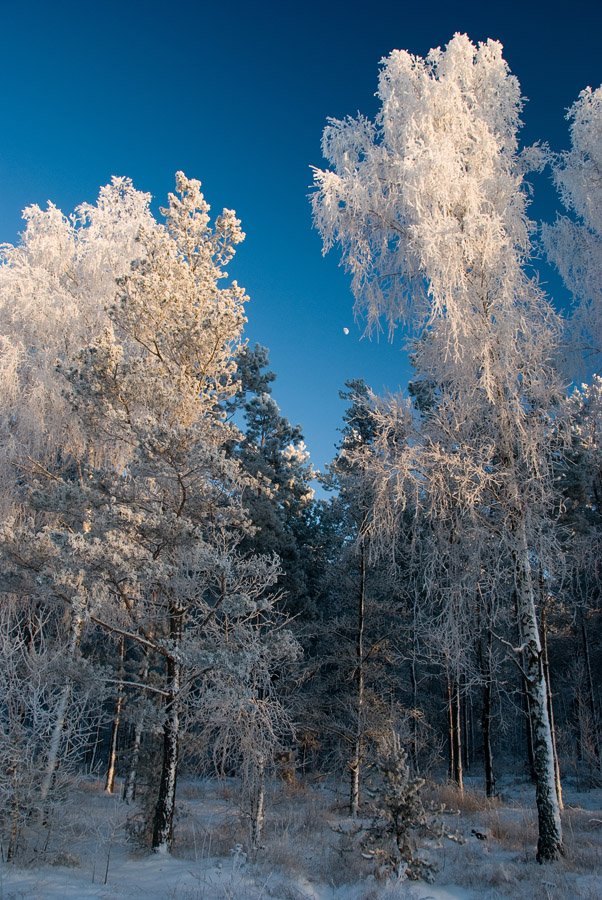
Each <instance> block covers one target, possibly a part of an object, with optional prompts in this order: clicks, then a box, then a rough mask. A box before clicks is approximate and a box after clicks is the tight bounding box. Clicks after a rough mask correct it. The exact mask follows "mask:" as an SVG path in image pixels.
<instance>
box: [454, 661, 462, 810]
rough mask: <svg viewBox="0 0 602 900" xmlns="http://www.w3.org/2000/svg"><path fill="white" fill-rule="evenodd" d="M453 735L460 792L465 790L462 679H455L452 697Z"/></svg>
mask: <svg viewBox="0 0 602 900" xmlns="http://www.w3.org/2000/svg"><path fill="white" fill-rule="evenodd" d="M452 736H453V741H454V781H455V783H456V784H457V786H458V790H459V791H460V793H462V792H463V791H464V772H463V768H462V696H461V693H460V681H459V679H458V678H455V679H454V687H453V698H452Z"/></svg>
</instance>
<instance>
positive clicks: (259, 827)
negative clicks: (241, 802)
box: [251, 758, 265, 850]
mask: <svg viewBox="0 0 602 900" xmlns="http://www.w3.org/2000/svg"><path fill="white" fill-rule="evenodd" d="M264 808H265V760H264V759H263V758H260V759H258V760H257V763H256V767H255V772H254V773H253V783H252V784H251V847H252V848H253V850H257V849H258V848H259V846H260V844H261V836H262V834H263V820H264Z"/></svg>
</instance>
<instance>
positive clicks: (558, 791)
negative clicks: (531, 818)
mask: <svg viewBox="0 0 602 900" xmlns="http://www.w3.org/2000/svg"><path fill="white" fill-rule="evenodd" d="M540 588H541V594H540V595H541V598H542V599H541V638H542V650H543V666H544V675H545V679H546V688H547V691H548V716H549V718H550V732H551V735H552V752H553V754H554V782H555V784H556V796H557V797H558V807H559V809H564V803H563V800H562V783H561V781H560V766H559V765H558V751H557V749H556V729H555V728H554V706H553V704H552V688H551V686H550V659H549V657H548V622H547V617H546V603H545V598H544V595H543V578H542V576H541V574H540Z"/></svg>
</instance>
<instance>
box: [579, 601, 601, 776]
mask: <svg viewBox="0 0 602 900" xmlns="http://www.w3.org/2000/svg"><path fill="white" fill-rule="evenodd" d="M578 627H579V634H580V637H581V645H582V647H583V663H584V667H585V682H586V685H587V705H588V708H589V715H590V719H591V723H592V724H591V731H592V751H593V755H594V758H595V760H596V768H597V775H598V777H599V776H600V774H602V755H601V754H600V717H599V715H598V708H597V704H596V693H595V690H594V679H593V676H592V665H591V658H590V652H589V640H588V636H587V627H586V619H585V615H584V613H583V610H582V609H581V610H580V611H579V626H578Z"/></svg>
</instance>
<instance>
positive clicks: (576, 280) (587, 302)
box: [542, 85, 602, 366]
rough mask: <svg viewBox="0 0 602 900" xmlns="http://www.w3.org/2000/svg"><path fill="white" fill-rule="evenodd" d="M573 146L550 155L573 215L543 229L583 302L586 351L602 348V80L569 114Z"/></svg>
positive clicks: (579, 311)
mask: <svg viewBox="0 0 602 900" xmlns="http://www.w3.org/2000/svg"><path fill="white" fill-rule="evenodd" d="M567 119H568V120H569V121H570V136H571V147H570V150H568V151H566V152H564V153H556V154H550V155H549V160H550V163H551V166H552V172H553V177H554V182H555V184H556V187H557V189H558V192H559V194H560V199H561V200H562V203H563V205H564V207H565V209H566V210H567V212H568V213H569V215H563V216H558V218H557V220H556V222H555V223H554V224H553V225H545V224H544V226H543V228H542V236H543V241H544V245H545V247H546V250H547V253H548V256H549V258H550V260H551V261H552V262H553V263H554V264H555V265H556V267H557V268H558V271H559V272H560V274H561V275H562V278H563V280H564V282H565V284H566V286H567V287H568V289H569V290H570V291H571V293H572V294H573V297H574V298H575V300H576V301H577V307H576V310H575V312H576V321H577V326H578V327H579V328H580V329H582V330H584V331H585V333H586V335H587V340H586V342H585V350H586V354H587V355H588V356H591V355H592V353H593V354H594V359H595V363H596V366H598V365H599V360H600V352H601V351H602V85H601V86H600V87H599V88H597V90H592V89H591V88H589V87H588V88H586V89H585V90H583V91H581V93H580V94H579V97H578V99H577V100H576V101H575V103H573V105H572V106H571V108H570V109H569V111H568V113H567Z"/></svg>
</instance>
